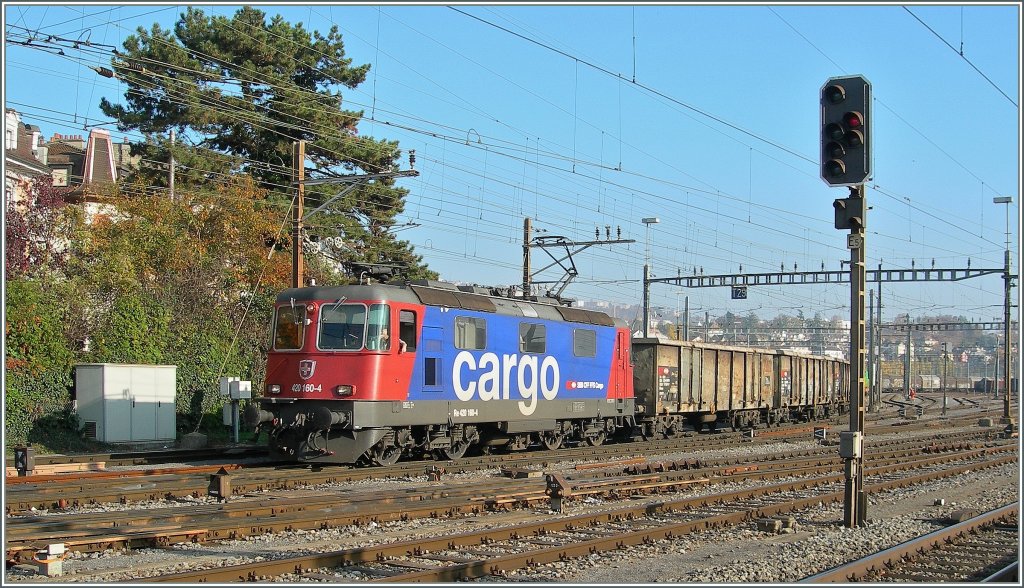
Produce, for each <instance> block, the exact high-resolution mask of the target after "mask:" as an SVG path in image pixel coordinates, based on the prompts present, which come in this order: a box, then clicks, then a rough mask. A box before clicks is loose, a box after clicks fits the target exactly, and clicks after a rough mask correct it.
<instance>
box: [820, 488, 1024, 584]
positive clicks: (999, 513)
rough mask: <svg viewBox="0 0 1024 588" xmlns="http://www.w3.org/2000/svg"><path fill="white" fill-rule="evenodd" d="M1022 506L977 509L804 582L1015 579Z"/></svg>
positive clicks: (1000, 580)
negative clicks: (964, 518)
mask: <svg viewBox="0 0 1024 588" xmlns="http://www.w3.org/2000/svg"><path fill="white" fill-rule="evenodd" d="M1019 508H1020V505H1018V504H1009V505H1006V506H1004V507H1002V508H998V509H995V510H992V511H989V512H986V513H980V514H976V515H975V516H973V517H970V518H967V520H963V521H959V522H957V523H956V524H953V525H951V526H948V527H946V528H943V529H939V530H938V531H935V532H933V533H929V534H927V535H923V536H921V537H918V538H916V539H912V540H910V541H907V542H905V543H902V544H900V545H897V546H895V547H893V548H891V549H887V550H885V551H882V552H880V553H876V554H873V555H870V556H868V557H865V558H862V559H859V560H856V561H852V562H850V563H848V564H846V565H843V566H840V567H838V568H834V569H831V570H828V571H826V572H822V573H821V574H817V575H814V576H811V577H809V578H806V579H805V580H804V582H808V583H826V582H829V583H830V582H981V581H986V580H989V578H992V579H991V580H989V581H999V582H1017V581H1018V580H1019V575H1018V572H1017V564H1018V557H1019V555H1018V547H1019V543H1020V533H1019V525H1018V520H1019V517H1020V513H1019ZM1011 576H1012V577H1011Z"/></svg>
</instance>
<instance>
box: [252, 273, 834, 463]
mask: <svg viewBox="0 0 1024 588" xmlns="http://www.w3.org/2000/svg"><path fill="white" fill-rule="evenodd" d="M273 321H274V323H273V329H272V345H271V348H270V350H269V352H268V357H267V371H266V387H265V390H264V391H263V396H262V397H261V398H258V399H256V400H255V401H254V402H253V403H251V404H250V405H249V406H248V407H247V408H246V411H245V422H246V423H247V425H248V426H250V427H255V430H256V431H257V432H260V431H266V432H267V433H268V436H269V443H270V448H271V451H272V453H273V454H274V455H277V456H279V457H283V458H285V459H289V460H295V461H302V462H317V463H370V464H379V465H387V464H392V463H394V462H396V461H397V460H398V459H399V458H400V457H402V456H413V457H424V456H428V455H430V456H435V457H437V458H439V459H456V458H459V457H461V456H463V455H465V454H466V452H467V451H468V450H473V451H480V452H486V451H493V450H504V451H511V450H522V449H527V448H529V447H531V446H542V447H545V448H548V449H555V448H558V447H561V446H563V445H592V446H594V445H600V444H602V443H604V442H606V441H609V440H620V439H635V438H637V437H644V438H654V437H671V436H674V435H678V434H681V433H682V432H683V431H688V430H700V429H702V428H705V427H707V428H715V427H717V426H719V425H724V426H732V427H734V428H742V427H754V426H758V425H761V424H768V425H771V424H776V423H781V422H786V421H790V420H807V419H812V418H819V417H823V416H829V415H833V414H837V413H842V412H845V410H846V409H847V407H848V402H849V373H848V363H846V362H845V361H841V360H837V359H832V358H823V357H814V356H807V355H800V354H795V353H790V352H783V351H773V350H767V349H750V348H740V347H727V346H720V345H708V344H699V343H694V342H680V341H668V340H662V339H658V338H640V339H633V338H632V337H631V334H630V331H629V328H628V326H627V325H626V324H625V322H624V321H622V320H621V319H618V318H612V317H610V316H608V315H607V314H604V313H601V312H594V311H590V310H584V309H581V308H573V307H569V306H564V305H560V304H558V303H557V301H554V300H547V299H539V300H538V299H531V300H525V299H522V298H512V297H508V296H502V295H501V292H499V291H496V290H491V289H484V288H481V287H478V286H455V285H452V284H447V283H443V282H436V281H419V282H412V283H406V284H401V285H398V284H367V285H348V286H331V287H306V288H293V289H288V290H284V291H283V292H281V293H280V294H279V295H278V297H277V300H276V303H275V308H274V319H273Z"/></svg>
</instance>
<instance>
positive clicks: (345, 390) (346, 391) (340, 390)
mask: <svg viewBox="0 0 1024 588" xmlns="http://www.w3.org/2000/svg"><path fill="white" fill-rule="evenodd" d="M355 392H356V388H355V386H352V385H349V384H342V385H340V386H336V387H335V388H334V395H335V396H352V395H353V394H355Z"/></svg>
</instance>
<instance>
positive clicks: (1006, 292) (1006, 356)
mask: <svg viewBox="0 0 1024 588" xmlns="http://www.w3.org/2000/svg"><path fill="white" fill-rule="evenodd" d="M992 202H993V203H995V204H1005V205H1006V251H1005V256H1004V261H1003V381H1004V382H1005V384H1004V385H1003V422H1004V423H1006V424H1010V423H1013V418H1012V417H1011V416H1010V288H1011V287H1012V286H1013V276H1011V275H1010V204H1011V203H1012V202H1013V197H1011V196H996V197H995V198H993V199H992ZM996 387H997V388H998V387H999V380H996Z"/></svg>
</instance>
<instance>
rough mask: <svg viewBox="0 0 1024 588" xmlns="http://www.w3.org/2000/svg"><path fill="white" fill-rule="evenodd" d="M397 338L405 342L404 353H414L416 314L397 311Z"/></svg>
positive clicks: (408, 311) (407, 311)
mask: <svg viewBox="0 0 1024 588" xmlns="http://www.w3.org/2000/svg"><path fill="white" fill-rule="evenodd" d="M398 337H399V338H400V339H401V340H402V341H405V350H406V351H416V313H415V312H413V311H411V310H400V311H398Z"/></svg>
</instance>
